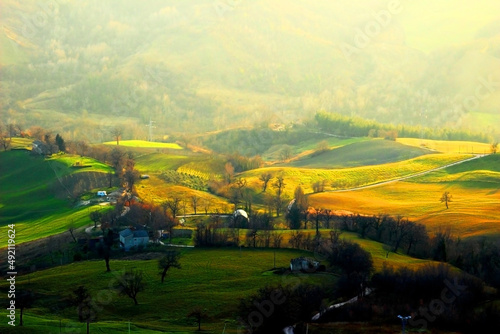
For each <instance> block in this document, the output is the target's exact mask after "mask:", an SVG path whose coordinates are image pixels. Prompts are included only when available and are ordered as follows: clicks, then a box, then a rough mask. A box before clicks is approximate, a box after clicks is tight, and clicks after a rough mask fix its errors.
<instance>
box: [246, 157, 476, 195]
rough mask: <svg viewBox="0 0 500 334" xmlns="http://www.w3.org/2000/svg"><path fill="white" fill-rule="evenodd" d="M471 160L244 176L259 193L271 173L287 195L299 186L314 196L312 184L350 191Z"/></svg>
mask: <svg viewBox="0 0 500 334" xmlns="http://www.w3.org/2000/svg"><path fill="white" fill-rule="evenodd" d="M468 157H469V156H468V155H464V154H430V155H425V156H421V157H418V158H414V159H410V160H406V161H401V162H395V163H388V164H383V165H375V166H363V167H356V168H344V169H311V168H293V167H269V168H261V169H255V170H251V171H248V172H245V173H242V174H241V175H240V176H241V177H243V178H246V179H247V180H248V184H249V185H251V186H253V187H255V188H256V189H258V188H260V187H261V184H262V182H261V181H259V177H260V175H261V174H262V173H271V174H272V175H273V176H275V177H276V176H278V175H283V177H284V180H285V184H286V186H285V194H287V195H288V196H290V197H291V196H292V194H293V192H294V191H295V188H296V187H297V186H301V187H302V188H303V189H304V191H305V192H312V190H313V189H312V184H313V183H314V182H318V181H323V180H325V181H326V190H329V189H348V188H354V187H360V186H365V185H371V184H375V183H379V182H383V181H390V180H394V179H397V178H400V177H404V176H408V175H412V174H416V173H420V172H424V171H427V170H432V169H434V168H438V167H442V166H445V165H447V164H451V163H453V162H457V161H461V160H464V159H466V158H468ZM332 185H333V186H332Z"/></svg>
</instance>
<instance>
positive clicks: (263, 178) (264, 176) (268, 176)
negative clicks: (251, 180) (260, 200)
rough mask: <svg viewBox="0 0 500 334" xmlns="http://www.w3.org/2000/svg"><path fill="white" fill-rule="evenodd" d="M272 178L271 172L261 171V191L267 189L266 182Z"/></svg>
mask: <svg viewBox="0 0 500 334" xmlns="http://www.w3.org/2000/svg"><path fill="white" fill-rule="evenodd" d="M272 178H273V176H272V175H271V173H263V174H261V175H260V177H259V180H261V181H262V192H263V193H265V192H266V190H267V184H268V183H269V181H270V180H271V179H272Z"/></svg>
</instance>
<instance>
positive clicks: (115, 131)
mask: <svg viewBox="0 0 500 334" xmlns="http://www.w3.org/2000/svg"><path fill="white" fill-rule="evenodd" d="M111 134H112V135H113V138H115V140H116V145H120V139H121V137H122V135H123V127H121V126H119V125H117V126H115V127H114V128H113V129H112V130H111Z"/></svg>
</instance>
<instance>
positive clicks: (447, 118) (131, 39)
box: [0, 0, 500, 142]
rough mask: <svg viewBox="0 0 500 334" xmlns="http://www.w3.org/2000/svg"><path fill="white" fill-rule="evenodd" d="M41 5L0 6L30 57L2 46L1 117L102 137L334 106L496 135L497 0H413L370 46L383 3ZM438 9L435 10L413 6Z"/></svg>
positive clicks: (281, 119)
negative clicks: (471, 1)
mask: <svg viewBox="0 0 500 334" xmlns="http://www.w3.org/2000/svg"><path fill="white" fill-rule="evenodd" d="M44 4H45V2H44V1H41V0H29V1H23V2H22V3H18V2H16V1H13V0H6V1H3V2H2V4H1V12H2V16H1V17H0V23H1V24H2V26H3V27H4V33H5V31H7V32H8V34H9V38H7V37H6V36H3V38H2V40H1V41H0V42H1V43H2V45H4V44H6V43H7V42H8V41H10V42H8V43H9V45H11V44H13V45H14V46H15V48H16V49H18V50H19V52H20V53H21V54H22V55H24V57H25V58H26V61H20V63H17V62H15V61H13V59H14V57H13V56H12V53H11V52H10V51H9V49H8V48H5V50H6V51H5V53H4V54H3V55H2V57H3V59H4V60H2V62H3V64H2V67H1V69H0V70H1V73H2V75H1V83H2V87H3V89H2V94H1V95H0V99H1V100H0V102H1V104H0V105H1V106H2V108H1V109H0V112H1V116H2V117H0V118H2V119H4V118H6V117H7V115H9V117H10V118H11V119H13V120H17V121H18V122H20V123H21V121H23V122H24V123H25V124H24V125H25V126H26V127H29V126H31V125H42V126H44V127H47V128H57V129H58V131H62V130H64V132H62V134H63V135H64V136H65V138H86V139H87V140H88V141H91V142H102V141H107V140H111V136H110V131H109V130H110V128H112V127H113V126H114V125H117V124H121V125H123V126H124V127H125V128H126V131H125V133H124V137H126V138H130V139H144V138H146V135H147V134H146V129H145V127H144V125H145V124H146V123H147V122H149V119H150V118H152V119H153V120H154V121H155V122H156V123H155V125H156V127H157V130H155V132H156V133H157V135H158V136H161V135H163V134H165V133H172V132H191V133H196V132H201V131H208V130H220V129H226V128H228V127H235V126H238V127H241V126H252V125H255V124H261V123H262V122H267V123H281V124H289V123H291V122H295V121H297V120H303V119H305V118H308V117H310V116H311V115H313V114H314V113H316V112H317V111H319V110H327V111H335V112H339V113H341V114H343V115H357V116H360V117H364V118H368V119H377V120H378V121H380V122H386V123H404V124H410V125H422V126H428V127H434V126H447V127H451V128H454V127H455V128H456V127H460V128H465V129H470V130H474V131H487V132H488V133H489V134H491V135H496V134H498V129H496V128H495V127H494V126H493V125H492V123H491V121H494V120H496V119H497V116H496V115H497V113H498V111H497V109H496V106H497V105H498V101H499V98H500V91H498V90H495V89H491V87H490V86H491V84H488V82H493V83H494V82H498V78H499V76H500V72H498V69H499V68H500V66H499V58H498V57H499V50H500V47H499V39H498V29H495V28H496V27H497V25H496V22H497V21H498V14H496V13H498V12H500V10H499V8H498V6H499V5H498V2H496V1H494V0H481V1H480V4H476V5H475V6H471V8H469V9H468V10H467V11H465V12H462V10H464V8H467V7H468V5H467V4H461V5H460V6H456V5H454V4H453V3H452V2H451V1H450V0H446V1H445V2H442V3H441V4H440V5H434V4H431V3H430V2H429V1H425V2H419V3H412V4H408V8H406V9H405V10H403V11H402V12H401V13H400V15H395V16H392V17H391V18H390V24H388V25H387V26H384V27H383V29H380V32H379V33H378V34H376V36H373V38H369V41H368V42H367V43H366V46H363V47H362V48H361V47H357V45H356V43H355V41H356V38H357V34H358V33H359V31H363V29H365V28H366V26H367V25H368V24H371V23H373V22H375V23H376V21H374V20H375V19H374V18H373V15H374V13H377V12H378V11H381V10H386V7H387V3H386V2H384V1H377V0H376V1H369V2H368V3H362V2H359V1H354V2H350V3H345V4H344V3H343V4H340V3H334V2H325V1H317V2H314V3H306V2H304V1H302V0H294V1H284V0H275V1H271V2H269V1H263V0H259V1H252V2H238V3H234V4H231V5H227V6H225V7H224V6H223V8H224V9H221V8H220V7H217V6H215V5H214V4H210V3H206V2H205V1H202V0H190V1H184V2H183V3H182V4H180V3H179V2H176V1H172V0H169V1H158V0H155V1H148V2H147V3H141V4H140V5H137V4H136V2H135V1H119V2H118V1H117V0H113V1H107V2H100V1H95V0H93V1H90V2H88V3H86V4H82V3H80V2H61V3H55V4H54V6H55V8H51V7H50V6H44ZM443 6H444V7H445V8H447V10H446V11H439V10H438V11H436V12H435V13H436V16H437V17H436V18H434V17H430V16H426V20H423V21H422V20H415V18H414V17H413V16H412V15H410V14H409V13H410V12H416V13H421V12H426V11H427V10H428V8H431V7H432V8H434V7H437V8H441V7H443ZM471 12H473V13H474V15H469V13H471ZM38 14H40V15H42V16H43V17H46V19H47V20H46V21H43V22H38V21H37V17H38V16H37V15H38ZM440 17H444V18H446V19H443V20H440V19H439V18H440ZM453 22H460V23H461V24H460V25H457V24H454V23H453ZM419 25H425V29H417V27H418V26H419ZM451 26H452V27H453V28H454V29H455V28H456V29H457V30H458V31H460V33H455V34H453V36H454V37H453V42H451V40H450V42H446V41H448V40H449V37H450V36H449V35H450V34H446V36H447V38H446V39H440V38H439V36H443V34H445V32H447V31H449V29H450V27H451ZM429 29H431V30H432V33H431V32H430V31H429ZM358 39H359V38H358ZM7 40H8V41H7ZM346 45H350V46H351V48H353V46H354V49H355V52H354V53H353V54H352V55H350V54H346V52H345V47H346ZM2 49H4V48H2ZM18 59H21V58H19V57H18ZM24 63H29V64H30V66H25V65H24ZM428 78H432V80H428ZM478 90H479V92H480V93H481V94H480V98H479V97H476V96H475V92H476V91H478ZM63 120H64V122H63Z"/></svg>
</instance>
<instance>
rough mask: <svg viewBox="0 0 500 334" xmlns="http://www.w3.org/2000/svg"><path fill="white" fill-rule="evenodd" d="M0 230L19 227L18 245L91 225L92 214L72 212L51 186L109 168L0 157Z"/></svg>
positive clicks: (24, 154) (62, 158)
mask: <svg viewBox="0 0 500 334" xmlns="http://www.w3.org/2000/svg"><path fill="white" fill-rule="evenodd" d="M0 159H1V161H2V163H1V164H0V184H1V185H2V186H1V187H0V226H5V225H7V224H16V232H17V235H16V242H17V243H23V242H26V241H31V240H36V239H39V238H44V237H47V236H50V235H53V234H57V233H62V232H64V231H67V230H68V227H69V226H70V225H71V226H73V227H81V226H86V225H88V224H90V223H91V221H90V219H89V217H88V216H89V210H92V209H93V208H90V207H85V208H73V207H72V206H71V205H70V203H69V202H68V201H67V200H65V199H59V198H57V197H56V196H55V195H54V193H53V191H52V188H51V185H52V184H54V183H57V182H60V180H62V178H63V177H65V176H67V175H69V174H72V173H84V172H87V171H89V172H90V171H100V172H104V171H107V170H109V167H108V166H106V165H104V164H102V163H100V162H97V161H95V160H93V159H89V158H84V159H83V161H85V163H88V164H92V167H89V168H83V169H75V168H71V165H72V164H73V163H74V162H75V161H81V159H80V158H79V157H75V156H66V155H56V156H53V157H52V158H50V159H43V158H41V157H36V156H31V155H30V154H29V152H28V151H24V150H20V151H8V152H2V153H0Z"/></svg>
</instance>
